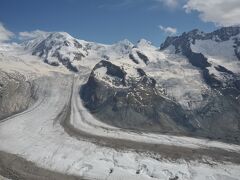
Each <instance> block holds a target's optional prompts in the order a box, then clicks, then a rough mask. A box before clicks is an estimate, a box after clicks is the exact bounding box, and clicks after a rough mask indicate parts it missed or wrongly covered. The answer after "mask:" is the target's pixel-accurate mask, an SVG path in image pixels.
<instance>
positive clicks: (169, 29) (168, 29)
mask: <svg viewBox="0 0 240 180" xmlns="http://www.w3.org/2000/svg"><path fill="white" fill-rule="evenodd" d="M158 27H159V28H160V29H161V30H162V31H163V32H165V33H167V34H169V35H174V34H176V33H177V29H176V28H173V27H164V26H162V25H159V26H158Z"/></svg>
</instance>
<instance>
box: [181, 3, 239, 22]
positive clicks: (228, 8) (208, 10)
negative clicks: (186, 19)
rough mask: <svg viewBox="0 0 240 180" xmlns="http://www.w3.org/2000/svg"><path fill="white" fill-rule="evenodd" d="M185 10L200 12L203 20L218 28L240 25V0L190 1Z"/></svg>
mask: <svg viewBox="0 0 240 180" xmlns="http://www.w3.org/2000/svg"><path fill="white" fill-rule="evenodd" d="M184 9H185V10H186V12H187V13H189V12H191V11H198V12H199V13H200V15H199V17H200V18H201V20H203V21H204V22H213V23H215V24H216V25H217V26H232V25H240V0H227V1H226V0H208V1H203V0H188V2H187V3H186V4H185V5H184Z"/></svg>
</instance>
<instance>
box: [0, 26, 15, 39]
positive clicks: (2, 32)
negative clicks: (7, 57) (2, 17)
mask: <svg viewBox="0 0 240 180" xmlns="http://www.w3.org/2000/svg"><path fill="white" fill-rule="evenodd" d="M13 36H14V33H12V32H11V31H9V30H7V29H6V28H5V27H4V25H3V24H2V23H1V22H0V43H1V42H6V41H9V40H10V39H11V38H12V37H13Z"/></svg>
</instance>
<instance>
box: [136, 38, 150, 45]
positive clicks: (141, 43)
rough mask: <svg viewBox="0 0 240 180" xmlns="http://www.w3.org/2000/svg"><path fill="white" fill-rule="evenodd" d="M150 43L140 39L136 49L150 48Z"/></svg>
mask: <svg viewBox="0 0 240 180" xmlns="http://www.w3.org/2000/svg"><path fill="white" fill-rule="evenodd" d="M151 45H152V43H151V42H150V41H148V40H146V39H140V40H139V41H138V42H137V45H136V46H137V47H147V46H151Z"/></svg>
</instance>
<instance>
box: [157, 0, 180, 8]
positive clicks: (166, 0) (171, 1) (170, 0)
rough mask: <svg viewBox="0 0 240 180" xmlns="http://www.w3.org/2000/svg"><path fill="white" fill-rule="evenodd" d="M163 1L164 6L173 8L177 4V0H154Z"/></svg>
mask: <svg viewBox="0 0 240 180" xmlns="http://www.w3.org/2000/svg"><path fill="white" fill-rule="evenodd" d="M156 1H159V2H161V3H163V4H164V5H165V6H167V7H169V8H171V9H175V8H176V7H177V6H178V5H179V3H180V2H179V0H156Z"/></svg>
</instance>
